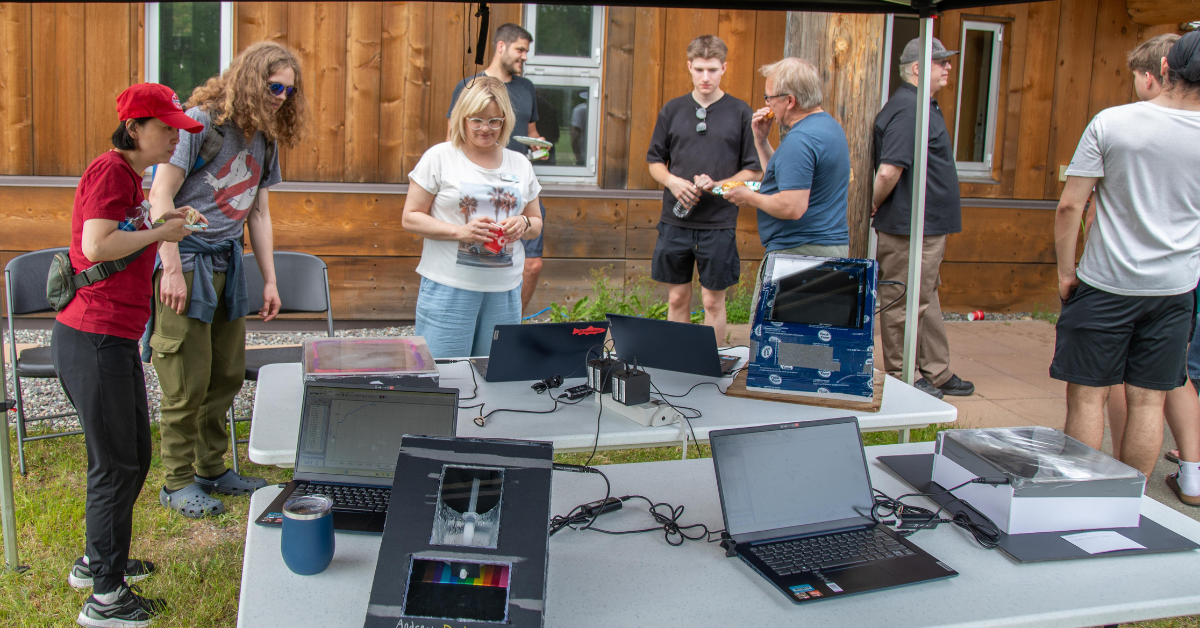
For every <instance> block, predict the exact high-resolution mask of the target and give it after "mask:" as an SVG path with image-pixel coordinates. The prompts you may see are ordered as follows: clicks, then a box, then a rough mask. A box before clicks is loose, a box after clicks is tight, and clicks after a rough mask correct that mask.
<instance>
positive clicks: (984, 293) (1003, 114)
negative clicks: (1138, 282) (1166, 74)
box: [935, 0, 1177, 311]
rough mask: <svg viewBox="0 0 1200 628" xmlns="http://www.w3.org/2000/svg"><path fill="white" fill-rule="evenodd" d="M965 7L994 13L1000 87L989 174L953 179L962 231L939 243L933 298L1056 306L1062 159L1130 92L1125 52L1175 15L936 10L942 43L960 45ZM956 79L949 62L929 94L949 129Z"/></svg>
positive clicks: (1118, 8) (1012, 8) (1102, 6)
mask: <svg viewBox="0 0 1200 628" xmlns="http://www.w3.org/2000/svg"><path fill="white" fill-rule="evenodd" d="M963 19H973V20H983V21H992V22H1000V23H1002V24H1004V38H1003V58H1002V61H1001V76H1000V87H1001V89H1000V102H999V107H998V110H999V115H998V117H997V128H996V137H997V141H996V150H995V156H994V159H993V170H992V177H991V178H992V179H993V182H990V183H962V184H961V185H960V189H961V194H962V197H963V199H964V201H963V205H964V207H963V233H961V234H958V235H953V236H950V238H949V239H948V240H947V243H946V262H945V263H944V264H943V265H942V281H943V285H942V288H941V293H942V294H941V297H942V302H943V304H944V305H946V304H949V305H948V309H952V310H975V309H979V308H982V309H985V310H989V311H990V310H992V309H999V310H1003V309H1007V310H1010V311H1028V310H1030V309H1032V308H1033V307H1035V306H1041V307H1042V308H1044V309H1051V310H1057V309H1058V307H1059V305H1058V304H1059V301H1058V297H1057V282H1056V267H1055V256H1054V211H1053V209H1054V202H1056V201H1057V200H1058V197H1059V195H1060V194H1062V189H1063V185H1064V183H1063V182H1062V181H1060V180H1059V172H1060V168H1064V167H1065V166H1066V165H1067V164H1068V163H1069V162H1070V161H1071V156H1072V155H1073V154H1074V152H1075V147H1076V145H1077V144H1078V143H1079V138H1080V136H1082V134H1083V130H1084V128H1086V127H1087V123H1088V121H1089V120H1091V119H1092V117H1093V116H1095V115H1096V113H1098V112H1099V111H1100V110H1102V109H1105V108H1107V107H1112V106H1115V105H1121V104H1125V103H1129V102H1132V101H1133V100H1134V99H1135V96H1134V93H1133V79H1132V77H1131V75H1130V73H1129V70H1128V68H1127V67H1126V64H1125V55H1126V54H1127V53H1128V52H1129V51H1130V50H1132V49H1133V48H1134V47H1136V46H1137V45H1138V44H1140V43H1141V42H1143V41H1145V40H1146V39H1149V38H1151V37H1154V36H1155V35H1158V34H1161V33H1167V32H1174V31H1175V29H1176V28H1177V25H1174V24H1172V25H1163V26H1142V25H1139V24H1135V23H1134V22H1133V21H1132V19H1131V18H1130V16H1129V13H1128V11H1127V9H1126V2H1125V0H1048V1H1046V2H1035V3H1030V4H1012V5H1005V6H999V7H990V8H987V9H968V10H964V11H947V12H946V13H945V14H944V15H943V16H941V18H939V19H938V20H936V22H935V32H936V34H937V36H938V37H939V38H940V39H941V40H942V42H943V43H944V44H945V45H946V47H947V48H950V49H957V48H958V44H959V41H960V37H961V32H962V31H961V28H962V20H963ZM957 59H958V57H955V60H957ZM955 70H957V64H956V65H955ZM957 80H958V73H957V71H954V72H952V73H951V81H950V84H949V85H947V86H946V88H945V89H943V90H942V91H941V92H939V93H938V94H937V96H938V104H939V106H940V107H941V109H942V112H943V114H944V115H945V117H946V124H947V127H948V128H950V129H953V128H954V122H955V106H956V102H955V94H956V93H957V92H956V91H955V90H956V88H957V85H956V83H957ZM1039 201H1040V203H1039ZM973 205H974V206H973ZM981 205H986V206H981ZM1038 207H1040V208H1038Z"/></svg>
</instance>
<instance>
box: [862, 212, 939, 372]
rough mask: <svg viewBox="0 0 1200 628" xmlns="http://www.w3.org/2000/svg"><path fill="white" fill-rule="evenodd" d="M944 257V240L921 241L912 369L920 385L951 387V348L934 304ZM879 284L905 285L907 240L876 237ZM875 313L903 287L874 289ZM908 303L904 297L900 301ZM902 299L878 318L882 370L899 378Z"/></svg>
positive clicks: (902, 347)
mask: <svg viewBox="0 0 1200 628" xmlns="http://www.w3.org/2000/svg"><path fill="white" fill-rule="evenodd" d="M945 254H946V236H944V235H940V236H925V239H924V243H923V247H922V249H921V300H920V304H919V310H918V315H917V363H916V368H917V371H918V372H919V373H920V375H921V377H924V378H925V381H927V382H929V383H930V384H933V385H934V386H941V385H943V384H945V383H946V382H948V381H950V378H951V377H953V376H954V373H952V372H951V371H950V343H949V342H948V341H947V340H946V327H945V325H943V324H942V305H941V303H940V302H939V301H938V293H937V289H938V286H940V285H942V279H941V275H940V273H939V270H940V268H941V265H942V257H943V256H944V255H945ZM875 258H876V259H877V260H879V280H880V281H900V282H903V283H907V282H908V236H901V235H893V234H890V233H883V232H879V248H878V252H877V254H876V256H875ZM878 294H879V299H878V300H877V301H876V307H884V306H885V305H887V304H888V303H891V302H892V301H893V300H894V299H896V298H897V297H899V296H900V295H901V294H904V288H903V286H898V285H887V286H879V288H878ZM905 299H907V297H906V298H905ZM905 299H901V300H900V301H898V302H897V303H896V304H895V305H893V306H892V307H890V308H888V309H887V310H886V311H884V312H883V313H881V314H880V315H879V324H880V327H881V329H880V331H881V335H882V337H883V367H884V370H886V371H887V374H888V375H891V376H892V377H895V378H899V377H900V376H901V374H902V371H903V370H904V313H905Z"/></svg>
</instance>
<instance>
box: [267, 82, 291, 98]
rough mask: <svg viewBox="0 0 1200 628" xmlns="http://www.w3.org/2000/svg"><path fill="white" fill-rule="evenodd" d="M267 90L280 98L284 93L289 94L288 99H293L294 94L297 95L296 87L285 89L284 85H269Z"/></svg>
mask: <svg viewBox="0 0 1200 628" xmlns="http://www.w3.org/2000/svg"><path fill="white" fill-rule="evenodd" d="M267 89H269V90H271V93H272V94H275V95H276V96H280V95H282V94H283V93H284V92H287V95H288V98H291V97H292V94H295V93H296V88H295V87H285V86H284V85H283V84H282V83H267Z"/></svg>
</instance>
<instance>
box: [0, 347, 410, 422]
mask: <svg viewBox="0 0 1200 628" xmlns="http://www.w3.org/2000/svg"><path fill="white" fill-rule="evenodd" d="M335 333H336V334H337V335H338V336H339V337H343V336H344V337H364V336H411V335H412V334H413V333H414V332H413V328H412V327H411V326H404V327H375V328H370V329H343V330H338V331H337V332H335ZM4 336H5V340H6V341H9V340H8V338H7V337H8V334H7V332H6V333H5V334H4ZM323 336H325V333H324V332H299V333H249V334H246V344H247V345H250V346H254V345H289V344H300V343H301V342H302V341H303V339H304V338H311V337H323ZM17 342H18V343H29V344H37V345H41V346H45V345H49V344H50V331H49V330H22V331H17ZM7 350H8V348H7V345H6V347H5V351H7ZM143 367H144V368H145V371H146V394H147V396H148V397H149V400H150V420H151V421H157V420H158V416H159V415H158V403H159V399H160V398H161V397H162V390H161V389H160V388H159V386H158V375H157V374H156V373H155V372H154V366H153V365H150V364H144V365H143ZM5 375H6V380H5V382H4V385H5V387H6V388H7V390H8V398H9V399H15V398H16V395H15V393H14V392H13V383H12V371H11V369H9V368H6V369H5ZM254 387H255V382H246V383H245V384H244V385H243V386H242V391H241V392H240V393H238V396H237V398H236V399H234V412H235V413H236V415H237V416H239V417H241V416H250V412H251V409H252V407H253V404H254ZM21 392H22V393H23V395H22V399H23V401H24V404H25V410H26V412H27V413H29V414H30V415H35V416H36V415H43V414H58V413H61V412H70V411H71V410H72V407H71V404H70V403H69V402H68V401H67V396H66V395H65V394H63V391H62V388H61V387H60V386H59V385H58V382H57V381H56V380H51V379H22V380H21ZM9 423H10V425H16V413H15V412H14V413H12V414H10V415H9ZM43 426H44V427H45V428H52V429H54V430H56V431H67V430H72V429H78V428H79V421H78V420H77V419H75V418H74V417H69V418H64V419H54V420H51V421H45V422H43Z"/></svg>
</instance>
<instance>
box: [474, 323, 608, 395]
mask: <svg viewBox="0 0 1200 628" xmlns="http://www.w3.org/2000/svg"><path fill="white" fill-rule="evenodd" d="M607 333H608V322H607V321H592V322H586V323H537V324H534V325H496V329H495V331H493V332H492V350H491V353H490V354H489V356H488V357H486V358H471V364H473V365H474V366H475V370H477V371H479V374H480V375H482V376H483V379H484V380H485V381H488V382H526V381H539V380H543V379H546V378H548V377H554V376H555V375H559V376H561V377H562V378H563V379H570V378H572V377H587V361H588V360H589V359H594V358H599V357H601V355H602V352H603V345H604V337H605V334H607Z"/></svg>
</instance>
